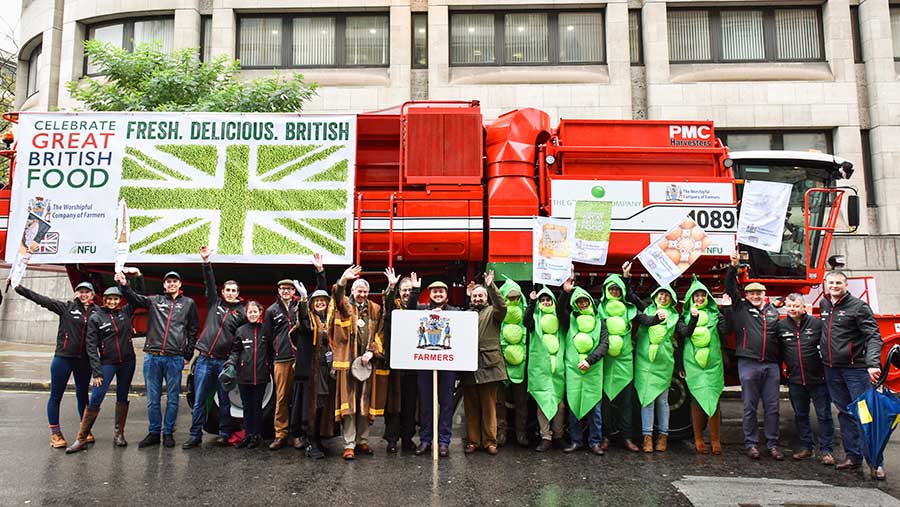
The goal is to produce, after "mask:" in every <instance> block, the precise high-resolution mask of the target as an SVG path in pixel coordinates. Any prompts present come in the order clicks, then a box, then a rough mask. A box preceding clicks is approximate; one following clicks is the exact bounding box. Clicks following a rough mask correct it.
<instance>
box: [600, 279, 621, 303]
mask: <svg viewBox="0 0 900 507" xmlns="http://www.w3.org/2000/svg"><path fill="white" fill-rule="evenodd" d="M613 284H615V285H616V286H617V287H619V288H620V289H622V297H621V298H619V299H621V300H624V299H625V281H624V280H622V277H621V276H619V275H617V274H615V273H613V274H611V275H609V276H607V277H606V279H605V280H603V294H602V295H601V296H600V301H601V302H605V301H606V300H607V299H612V296H610V295H609V286H610V285H613Z"/></svg>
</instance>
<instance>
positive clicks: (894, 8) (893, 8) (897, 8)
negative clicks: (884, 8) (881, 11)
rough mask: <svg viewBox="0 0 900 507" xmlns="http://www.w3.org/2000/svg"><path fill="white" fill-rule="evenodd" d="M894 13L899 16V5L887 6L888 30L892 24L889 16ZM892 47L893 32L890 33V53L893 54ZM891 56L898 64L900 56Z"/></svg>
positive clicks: (891, 4)
mask: <svg viewBox="0 0 900 507" xmlns="http://www.w3.org/2000/svg"><path fill="white" fill-rule="evenodd" d="M894 11H896V12H897V15H898V16H900V4H896V3H890V4H888V28H890V27H891V25H892V24H893V20H892V19H891V16H892V14H893V13H894ZM893 45H894V34H893V32H891V53H893V52H894V48H893ZM893 56H894V61H895V62H900V55H893Z"/></svg>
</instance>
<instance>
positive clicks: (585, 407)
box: [545, 287, 606, 419]
mask: <svg viewBox="0 0 900 507" xmlns="http://www.w3.org/2000/svg"><path fill="white" fill-rule="evenodd" d="M582 297H586V298H588V299H589V300H590V301H591V306H590V307H588V309H587V310H586V311H585V312H584V313H582V312H581V310H579V309H578V306H576V305H575V301H577V300H578V299H580V298H582ZM569 301H570V304H571V306H572V313H571V314H569V332H568V333H567V334H566V344H565V347H566V350H565V353H566V368H565V369H566V399H567V400H568V402H569V408H570V409H571V410H572V412H573V413H574V414H575V417H577V418H578V419H581V418H583V417H584V416H585V414H587V413H588V411H590V410H591V409H593V408H594V407H595V406H596V405H597V404H598V403H600V400H602V399H603V363H604V362H605V361H606V358H602V359H600V361H597V362H596V363H594V364H592V365H591V367H590V368H588V370H587V371H581V370H579V369H578V363H580V362H581V357H580V356H579V353H578V349H576V348H575V343H574V339H575V335H577V334H578V323H577V321H576V319H577V318H578V317H579V316H580V315H594V314H595V312H594V298H592V297H591V295H590V294H588V292H587V291H586V290H584V289H582V288H581V287H575V290H574V291H573V292H572V299H570V300H569ZM601 330H602V324H601V323H600V321H599V320H597V321H596V322H595V325H594V329H592V330H591V331H590V332H588V333H587V334H588V335H589V336H590V337H591V339H592V340H593V346H592V347H591V350H592V351H593V350H594V349H595V348H597V345H599V344H600V332H601ZM588 353H589V352H588ZM545 415H548V414H546V413H545Z"/></svg>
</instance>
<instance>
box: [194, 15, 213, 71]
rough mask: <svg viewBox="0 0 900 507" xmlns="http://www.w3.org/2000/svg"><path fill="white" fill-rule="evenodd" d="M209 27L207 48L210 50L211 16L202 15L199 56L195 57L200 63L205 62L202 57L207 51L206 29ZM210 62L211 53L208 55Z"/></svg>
mask: <svg viewBox="0 0 900 507" xmlns="http://www.w3.org/2000/svg"><path fill="white" fill-rule="evenodd" d="M207 26H208V27H209V46H210V48H212V15H211V14H203V15H201V16H200V54H199V55H197V57H198V58H199V59H200V61H201V62H206V60H205V59H204V58H203V55H204V54H205V53H206V50H207V49H208V48H207V47H206V46H207V43H206V27H207ZM209 59H210V61H211V60H212V59H213V56H212V52H210V54H209Z"/></svg>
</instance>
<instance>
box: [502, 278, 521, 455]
mask: <svg viewBox="0 0 900 507" xmlns="http://www.w3.org/2000/svg"><path fill="white" fill-rule="evenodd" d="M500 294H502V295H503V297H504V299H506V317H504V318H503V323H502V325H501V326H500V347H501V348H502V350H503V360H504V362H505V363H506V375H507V376H508V377H509V380H508V381H506V382H502V383H501V384H500V386H499V388H498V390H497V443H498V445H500V446H504V445H506V440H507V432H508V430H509V425H508V423H507V413H508V412H509V410H507V407H508V406H509V403H508V402H510V401H511V402H512V404H513V407H514V408H513V413H514V420H513V421H514V425H515V431H516V442H517V443H518V444H519V445H521V446H523V447H524V446H527V445H528V432H527V431H526V429H525V425H526V424H527V423H528V384H527V383H526V382H525V373H526V372H525V364H526V357H527V354H528V333H527V331H526V330H525V325H524V320H525V304H524V302H523V301H522V288H521V287H520V286H519V284H517V283H516V282H514V281H513V280H510V279H507V280H506V281H505V282H503V285H501V286H500Z"/></svg>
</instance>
